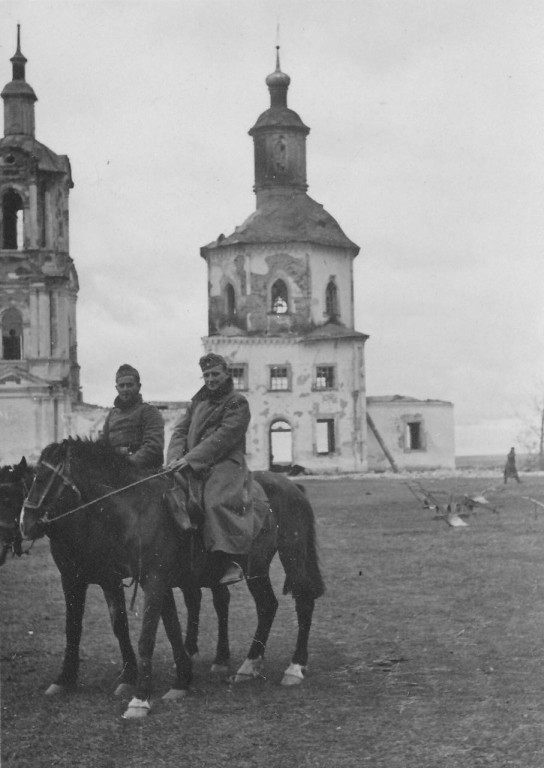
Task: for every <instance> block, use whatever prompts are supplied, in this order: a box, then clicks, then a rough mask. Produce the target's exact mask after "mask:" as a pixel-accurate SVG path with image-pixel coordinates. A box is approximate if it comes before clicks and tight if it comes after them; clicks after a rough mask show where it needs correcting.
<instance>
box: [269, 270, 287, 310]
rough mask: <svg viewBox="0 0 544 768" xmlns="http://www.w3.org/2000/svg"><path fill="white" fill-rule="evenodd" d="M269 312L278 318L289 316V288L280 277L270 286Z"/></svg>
mask: <svg viewBox="0 0 544 768" xmlns="http://www.w3.org/2000/svg"><path fill="white" fill-rule="evenodd" d="M270 312H271V313H272V314H273V315H280V316H283V315H288V314H289V288H288V285H287V282H286V281H285V280H284V279H283V278H282V277H277V278H276V279H275V280H274V282H273V283H272V285H271V286H270Z"/></svg>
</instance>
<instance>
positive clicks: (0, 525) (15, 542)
mask: <svg viewBox="0 0 544 768" xmlns="http://www.w3.org/2000/svg"><path fill="white" fill-rule="evenodd" d="M10 471H13V470H10ZM18 486H20V488H21V492H22V495H23V499H24V498H25V497H26V496H27V494H28V493H29V487H28V485H27V484H26V481H25V478H24V475H23V477H21V478H19V480H16V481H15V482H13V483H0V489H1V488H9V489H10V490H12V491H13V490H16V489H17V487H18ZM17 518H18V516H17V515H15V516H14V518H13V520H12V521H11V523H6V522H4V521H3V520H0V530H3V531H7V532H8V533H9V534H13V535H12V539H11V541H5V542H4V544H3V545H2V556H0V559H1V560H5V555H6V553H7V552H9V550H10V549H11V550H12V551H13V553H14V554H15V555H17V556H20V555H22V554H23V549H22V547H21V542H20V541H19V539H18V536H17V534H18V531H19V526H18V519H17Z"/></svg>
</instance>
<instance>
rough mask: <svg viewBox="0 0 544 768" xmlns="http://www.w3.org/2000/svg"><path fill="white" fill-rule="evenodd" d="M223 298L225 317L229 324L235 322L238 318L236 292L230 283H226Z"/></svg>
mask: <svg viewBox="0 0 544 768" xmlns="http://www.w3.org/2000/svg"><path fill="white" fill-rule="evenodd" d="M223 295H224V298H225V315H226V317H227V320H228V321H229V322H235V321H236V319H237V317H238V307H237V302H236V291H235V289H234V286H233V284H232V283H230V282H229V283H227V284H226V285H225V287H224V289H223Z"/></svg>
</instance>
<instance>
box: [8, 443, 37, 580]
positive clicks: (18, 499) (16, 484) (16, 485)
mask: <svg viewBox="0 0 544 768" xmlns="http://www.w3.org/2000/svg"><path fill="white" fill-rule="evenodd" d="M33 480H34V471H33V470H32V468H31V467H29V466H28V464H27V463H26V459H25V458H24V456H23V458H22V459H21V461H20V462H19V464H6V465H5V466H4V467H0V566H2V565H4V563H5V562H6V558H7V556H8V554H9V553H10V552H11V553H12V554H13V555H17V556H18V557H20V556H21V555H22V554H23V548H22V536H21V532H20V530H19V515H20V512H21V507H22V505H23V500H24V498H25V496H26V495H27V493H28V491H29V489H30V486H31V485H32V481H33Z"/></svg>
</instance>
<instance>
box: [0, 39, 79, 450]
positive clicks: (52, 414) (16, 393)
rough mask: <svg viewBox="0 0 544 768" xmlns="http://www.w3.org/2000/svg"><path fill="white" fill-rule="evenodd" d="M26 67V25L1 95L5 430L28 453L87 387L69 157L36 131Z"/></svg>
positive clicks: (0, 360)
mask: <svg viewBox="0 0 544 768" xmlns="http://www.w3.org/2000/svg"><path fill="white" fill-rule="evenodd" d="M26 63H27V59H26V58H25V57H24V56H23V54H22V52H21V39H20V29H19V27H18V28H17V49H16V52H15V54H14V56H13V57H12V58H11V64H12V79H11V81H10V82H8V83H7V85H6V86H5V87H4V89H3V90H2V94H1V96H2V100H3V102H4V136H3V138H2V139H0V326H1V331H2V341H1V348H0V427H1V428H2V433H3V435H7V436H8V437H10V438H11V443H10V444H11V445H13V444H17V445H19V444H20V445H21V448H22V449H23V450H24V451H25V452H26V453H27V454H28V452H29V451H30V452H32V450H33V449H34V448H39V447H40V446H41V447H43V445H44V444H45V443H46V442H48V441H51V440H54V439H57V438H59V439H60V438H62V437H63V436H64V434H63V419H64V417H65V416H66V415H67V414H69V412H70V410H71V407H72V405H73V404H75V403H77V402H78V401H79V400H80V389H79V365H78V362H77V332H76V299H77V293H78V278H77V273H76V270H75V267H74V264H73V261H72V259H71V257H70V253H69V221H68V196H69V192H70V189H71V188H72V187H73V182H72V174H71V169H70V162H69V160H68V157H67V156H66V155H57V154H55V152H53V151H52V150H51V149H49V148H48V147H46V146H44V145H43V144H41V143H40V142H39V141H37V139H36V137H35V114H34V106H35V102H36V101H37V97H36V94H35V93H34V90H33V88H32V87H31V86H30V85H29V84H28V83H27V82H26V74H25V69H26ZM3 442H4V440H3ZM1 458H2V457H1V456H0V460H1Z"/></svg>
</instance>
